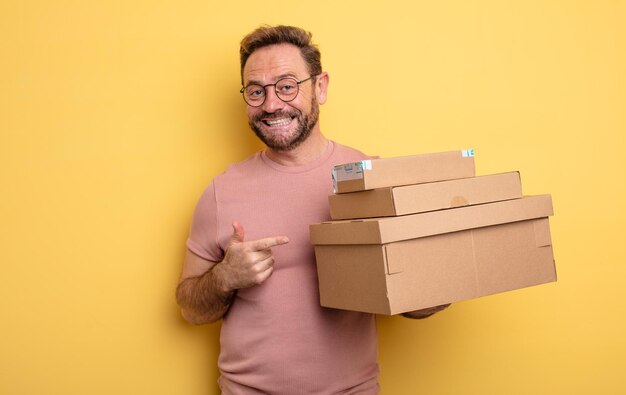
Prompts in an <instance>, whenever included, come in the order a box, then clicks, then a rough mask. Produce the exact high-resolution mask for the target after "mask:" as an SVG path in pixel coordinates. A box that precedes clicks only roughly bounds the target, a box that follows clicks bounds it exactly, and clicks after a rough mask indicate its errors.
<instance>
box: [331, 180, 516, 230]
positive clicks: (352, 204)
mask: <svg viewBox="0 0 626 395" xmlns="http://www.w3.org/2000/svg"><path fill="white" fill-rule="evenodd" d="M521 197H522V184H521V181H520V176H519V173H518V172H510V173H502V174H493V175H487V176H479V177H472V178H462V179H458V180H450V181H440V182H430V183H425V184H416V185H405V186H400V187H388V188H379V189H372V190H369V191H360V192H351V193H341V194H336V195H330V196H329V197H328V202H329V206H330V217H331V218H332V219H334V220H339V219H351V218H372V217H389V216H396V215H406V214H415V213H421V212H426V211H435V210H441V209H446V208H453V207H461V206H467V205H474V204H481V203H489V202H497V201H501V200H509V199H518V198H521Z"/></svg>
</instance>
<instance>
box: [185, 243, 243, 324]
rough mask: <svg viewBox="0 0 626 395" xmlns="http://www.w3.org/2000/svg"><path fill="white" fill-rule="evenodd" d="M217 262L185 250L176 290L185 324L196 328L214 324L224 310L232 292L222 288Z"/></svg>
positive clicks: (228, 303)
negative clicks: (190, 324) (188, 323)
mask: <svg viewBox="0 0 626 395" xmlns="http://www.w3.org/2000/svg"><path fill="white" fill-rule="evenodd" d="M219 265H221V262H220V263H217V262H211V261H208V260H206V259H204V258H201V257H199V256H197V255H196V254H194V253H193V252H191V251H189V250H187V253H186V255H185V261H184V264H183V274H182V275H181V279H180V282H179V283H178V287H177V288H176V301H177V302H178V305H179V306H180V310H181V313H182V315H183V317H184V318H185V320H187V321H188V322H190V323H192V324H195V325H200V324H208V323H210V322H215V321H217V320H219V319H220V318H222V317H223V316H224V314H226V312H227V311H228V308H229V307H230V303H231V301H232V298H233V295H234V291H230V290H228V289H227V288H226V287H225V286H224V281H223V279H222V278H221V277H220V270H219V268H218V266H219Z"/></svg>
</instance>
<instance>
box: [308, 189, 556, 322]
mask: <svg viewBox="0 0 626 395" xmlns="http://www.w3.org/2000/svg"><path fill="white" fill-rule="evenodd" d="M552 213H553V212H552V200H551V197H550V196H549V195H540V196H532V197H524V198H521V199H514V200H507V201H501V202H494V203H487V204H481V205H476V206H466V207H460V208H454V209H449V210H441V211H434V212H427V213H420V214H412V215H406V216H402V217H387V218H372V219H365V220H356V221H331V222H326V223H322V224H314V225H311V227H310V232H311V242H312V243H313V244H314V245H315V256H316V260H317V269H318V276H319V287H320V302H321V305H322V306H326V307H333V308H339V309H346V310H355V311H364V312H370V313H377V314H387V315H393V314H399V313H403V312H407V311H412V310H419V309H423V308H427V307H432V306H437V305H441V304H445V303H452V302H458V301H461V300H466V299H471V298H476V297H480V296H485V295H490V294H494V293H498V292H504V291H509V290H514V289H519V288H524V287H529V286H532V285H538V284H543V283H547V282H551V281H556V270H555V265H554V257H553V252H552V243H551V239H550V228H549V223H548V216H550V215H552Z"/></svg>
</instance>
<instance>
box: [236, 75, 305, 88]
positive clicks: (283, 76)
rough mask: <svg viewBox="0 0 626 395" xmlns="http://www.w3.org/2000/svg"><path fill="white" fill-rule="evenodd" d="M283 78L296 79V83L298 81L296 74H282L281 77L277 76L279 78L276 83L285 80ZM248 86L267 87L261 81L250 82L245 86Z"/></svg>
mask: <svg viewBox="0 0 626 395" xmlns="http://www.w3.org/2000/svg"><path fill="white" fill-rule="evenodd" d="M283 78H293V79H295V80H296V81H298V77H297V76H296V74H295V73H285V74H281V75H279V76H277V77H276V81H278V80H281V79H283ZM276 81H274V82H276ZM248 85H261V86H263V85H265V84H264V83H263V82H262V81H259V80H250V81H248V83H247V84H245V85H244V86H248Z"/></svg>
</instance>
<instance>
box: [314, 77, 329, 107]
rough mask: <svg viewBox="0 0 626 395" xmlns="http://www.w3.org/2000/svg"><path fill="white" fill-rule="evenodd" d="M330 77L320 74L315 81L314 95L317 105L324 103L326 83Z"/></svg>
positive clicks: (326, 90) (326, 89)
mask: <svg viewBox="0 0 626 395" xmlns="http://www.w3.org/2000/svg"><path fill="white" fill-rule="evenodd" d="M329 81H330V77H329V76H328V73H327V72H325V71H324V72H322V73H321V74H320V75H319V76H317V79H316V80H315V94H316V95H317V102H318V103H319V104H324V103H326V93H327V92H328V83H329Z"/></svg>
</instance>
